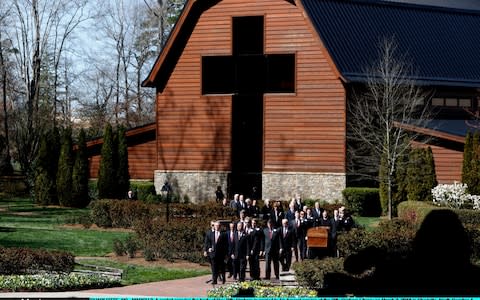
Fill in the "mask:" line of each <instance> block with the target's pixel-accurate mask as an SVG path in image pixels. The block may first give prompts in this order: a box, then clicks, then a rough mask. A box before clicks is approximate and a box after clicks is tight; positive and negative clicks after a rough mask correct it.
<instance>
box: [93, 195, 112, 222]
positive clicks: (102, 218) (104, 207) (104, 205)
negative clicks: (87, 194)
mask: <svg viewBox="0 0 480 300" xmlns="http://www.w3.org/2000/svg"><path fill="white" fill-rule="evenodd" d="M91 209H92V210H91V213H92V221H93V223H94V224H96V225H97V226H98V227H112V218H111V216H110V202H109V201H108V200H97V201H94V202H92V203H91Z"/></svg>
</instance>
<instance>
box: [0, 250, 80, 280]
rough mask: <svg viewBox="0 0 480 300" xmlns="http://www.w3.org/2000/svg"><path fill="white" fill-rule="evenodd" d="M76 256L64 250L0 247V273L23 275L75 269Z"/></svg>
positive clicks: (65, 271)
mask: <svg viewBox="0 0 480 300" xmlns="http://www.w3.org/2000/svg"><path fill="white" fill-rule="evenodd" d="M74 265H75V257H74V256H73V255H72V254H70V253H68V252H63V251H46V250H41V249H28V248H0V274H1V275H21V274H35V273H39V272H44V271H47V272H64V273H69V272H71V271H73V267H74Z"/></svg>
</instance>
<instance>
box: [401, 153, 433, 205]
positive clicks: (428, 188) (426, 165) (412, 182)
mask: <svg viewBox="0 0 480 300" xmlns="http://www.w3.org/2000/svg"><path fill="white" fill-rule="evenodd" d="M434 163H435V162H434V160H433V153H432V149H431V148H430V147H429V148H426V149H414V150H412V151H411V152H410V155H409V162H408V167H407V198H408V200H409V201H432V188H434V187H435V186H436V185H437V177H436V174H435V165H434Z"/></svg>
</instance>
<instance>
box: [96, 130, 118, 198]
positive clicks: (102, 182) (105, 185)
mask: <svg viewBox="0 0 480 300" xmlns="http://www.w3.org/2000/svg"><path fill="white" fill-rule="evenodd" d="M114 142H115V140H114V135H113V131H112V125H110V124H107V125H106V126H105V130H104V134H103V145H102V150H101V154H100V155H101V157H100V167H99V169H98V183H97V189H98V197H99V198H100V199H114V198H116V197H117V191H116V181H117V171H116V168H115V159H116V153H115V152H116V147H115V145H114V144H115V143H114Z"/></svg>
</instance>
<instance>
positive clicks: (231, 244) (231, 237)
mask: <svg viewBox="0 0 480 300" xmlns="http://www.w3.org/2000/svg"><path fill="white" fill-rule="evenodd" d="M235 235H236V225H235V223H233V222H230V224H229V229H228V231H227V239H228V259H227V267H226V269H227V270H228V272H229V274H228V278H231V277H232V276H233V275H234V273H235V266H234V263H233V258H232V255H234V254H235ZM234 279H237V278H236V277H235V278H234Z"/></svg>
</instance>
